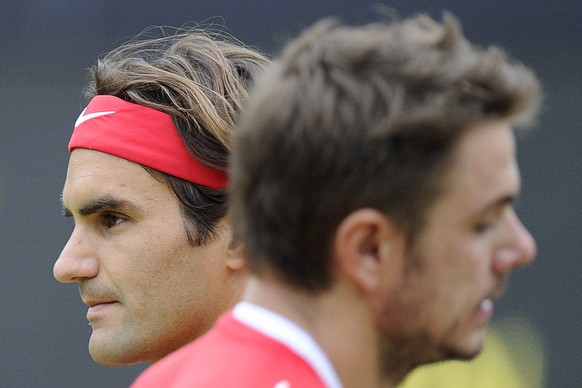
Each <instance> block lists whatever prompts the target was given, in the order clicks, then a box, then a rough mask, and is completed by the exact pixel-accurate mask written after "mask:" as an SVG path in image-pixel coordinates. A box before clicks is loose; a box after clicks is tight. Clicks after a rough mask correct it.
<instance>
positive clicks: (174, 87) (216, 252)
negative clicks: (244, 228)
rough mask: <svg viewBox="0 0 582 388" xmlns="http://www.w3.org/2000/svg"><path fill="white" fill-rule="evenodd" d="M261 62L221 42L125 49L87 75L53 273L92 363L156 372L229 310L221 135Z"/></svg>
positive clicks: (199, 35) (238, 281) (234, 274)
mask: <svg viewBox="0 0 582 388" xmlns="http://www.w3.org/2000/svg"><path fill="white" fill-rule="evenodd" d="M267 63H268V60H267V59H266V58H265V57H264V56H263V55H261V54H259V53H257V52H255V51H253V50H250V49H248V48H246V47H243V46H241V45H240V44H239V43H236V42H233V41H230V40H228V39H226V38H224V37H212V36H209V35H208V34H207V33H204V32H202V31H198V30H196V31H192V30H191V31H182V32H179V33H177V34H174V35H170V36H168V37H164V38H159V39H150V40H137V41H133V42H130V43H127V44H125V45H123V46H121V47H120V48H118V49H116V50H114V51H112V52H110V53H109V54H107V55H106V56H105V57H104V58H102V59H101V60H99V61H98V63H97V65H96V66H94V68H93V69H92V73H93V79H92V82H91V83H90V85H89V86H88V88H87V90H86V96H87V98H88V99H89V100H90V102H89V104H88V105H87V107H86V108H85V109H84V110H83V112H82V113H81V115H80V116H79V118H78V119H77V122H76V123H75V129H74V131H73V135H72V137H71V139H70V143H69V150H70V151H71V156H70V160H69V166H68V171H67V177H66V181H65V185H64V189H63V194H62V203H63V209H64V213H65V215H66V216H67V217H72V218H73V220H74V222H75V228H74V230H73V232H72V234H71V237H70V239H69V241H68V242H67V244H66V245H65V247H64V248H63V251H62V252H61V254H60V256H59V258H58V260H57V261H56V263H55V265H54V276H55V278H56V279H57V280H59V281H60V282H64V283H68V282H76V283H77V285H78V287H79V292H80V295H81V299H82V300H83V302H84V303H85V304H87V306H88V307H89V308H88V311H87V319H88V321H89V324H90V325H91V327H92V331H93V332H92V335H91V338H90V340H89V351H90V353H91V356H92V357H93V359H94V360H95V361H96V362H98V363H100V364H102V365H112V366H113V365H128V364H134V363H139V362H144V361H151V362H153V361H156V360H158V359H160V358H162V357H163V356H165V355H167V354H168V353H170V352H172V351H174V350H176V349H177V348H179V347H181V346H182V345H184V344H186V343H188V342H190V341H191V340H193V339H195V338H197V337H199V336H200V335H201V334H202V333H204V332H205V331H207V330H208V329H209V328H210V327H211V326H212V325H213V324H214V322H215V320H216V318H217V317H218V316H219V315H220V314H221V313H222V312H224V311H225V310H227V309H228V308H229V307H231V306H232V305H233V304H234V303H235V301H236V300H237V299H238V297H239V294H240V291H241V288H242V286H243V284H244V275H243V266H244V264H243V261H242V259H241V258H240V257H239V256H238V255H237V254H236V251H234V250H233V249H231V248H230V247H229V242H230V237H231V232H230V227H229V224H228V223H227V222H226V220H225V215H226V197H225V185H226V184H227V180H228V177H227V174H226V172H225V171H226V166H227V159H228V156H229V150H230V145H229V143H230V137H231V134H230V131H231V129H232V127H233V125H234V123H235V121H236V119H237V117H238V115H239V113H240V112H241V109H242V107H243V105H244V103H245V101H246V98H247V90H248V88H249V86H250V85H251V84H252V83H253V82H254V79H255V77H256V76H257V74H259V73H261V72H262V69H263V68H264V66H265V65H266V64H267Z"/></svg>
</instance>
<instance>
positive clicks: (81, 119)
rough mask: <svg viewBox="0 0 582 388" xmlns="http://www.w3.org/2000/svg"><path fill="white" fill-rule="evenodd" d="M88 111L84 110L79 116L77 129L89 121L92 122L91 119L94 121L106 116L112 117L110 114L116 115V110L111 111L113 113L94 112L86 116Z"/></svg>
mask: <svg viewBox="0 0 582 388" xmlns="http://www.w3.org/2000/svg"><path fill="white" fill-rule="evenodd" d="M86 109H87V108H85V109H83V111H82V112H81V114H80V115H79V118H78V119H77V121H75V128H77V127H78V126H79V125H81V124H83V123H84V122H85V121H87V120H91V119H94V118H95V117H99V116H106V115H110V114H113V113H115V111H114V110H111V111H106V112H93V113H89V114H87V115H86V114H85V110H86Z"/></svg>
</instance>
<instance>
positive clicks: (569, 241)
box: [0, 0, 582, 387]
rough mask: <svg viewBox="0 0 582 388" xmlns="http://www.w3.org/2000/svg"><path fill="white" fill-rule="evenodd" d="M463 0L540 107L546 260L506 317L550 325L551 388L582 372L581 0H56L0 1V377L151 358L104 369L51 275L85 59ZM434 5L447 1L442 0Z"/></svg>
mask: <svg viewBox="0 0 582 388" xmlns="http://www.w3.org/2000/svg"><path fill="white" fill-rule="evenodd" d="M378 3H382V4H386V5H389V6H390V7H392V8H393V9H394V10H395V11H397V12H398V13H399V14H400V15H402V16H408V15H411V14H413V13H417V12H420V11H424V12H427V13H429V14H431V15H432V16H434V17H440V15H441V11H442V10H443V9H448V10H450V11H452V12H453V13H454V14H455V15H456V16H457V17H458V18H459V19H460V20H461V21H462V23H463V28H464V31H465V33H466V35H467V36H468V37H469V39H471V40H472V41H476V42H479V43H482V44H490V43H493V44H498V45H501V46H502V47H504V48H505V49H507V50H508V51H509V52H510V53H511V54H512V55H513V56H515V57H517V58H519V59H520V60H522V61H523V62H525V63H526V64H527V65H529V66H531V67H533V68H534V69H535V71H536V72H537V74H538V75H539V77H540V78H541V80H542V82H543V84H544V86H545V92H546V100H545V104H544V111H543V114H542V116H541V119H540V121H539V123H538V125H537V126H536V128H535V129H534V131H533V132H530V133H529V134H528V135H527V136H526V137H525V138H524V139H522V141H521V143H520V145H519V147H520V148H519V149H518V150H519V155H518V156H519V160H520V163H521V170H522V177H523V191H522V198H521V199H520V202H519V204H518V213H519V214H520V215H521V217H522V219H523V221H524V223H525V224H526V225H527V226H528V227H529V228H530V230H531V232H532V234H533V235H534V236H535V237H536V239H537V242H538V252H539V253H538V257H537V261H536V262H535V263H534V264H533V265H532V266H531V267H529V268H527V269H525V270H521V271H519V272H518V273H517V274H516V275H515V276H513V278H512V282H511V284H510V287H509V293H508V294H507V295H506V296H505V298H504V299H503V301H501V302H500V303H498V305H497V306H496V319H502V318H503V317H508V316H519V317H521V318H523V319H526V320H527V321H529V322H530V323H531V324H532V325H533V326H534V327H535V328H537V330H539V332H540V333H541V335H542V339H543V344H544V346H545V349H546V368H547V369H546V371H545V376H546V377H545V379H546V386H547V387H579V386H580V384H581V383H580V382H581V381H582V362H581V360H582V352H581V349H582V325H581V323H582V319H581V316H582V287H581V284H582V260H581V258H580V252H582V243H581V240H582V235H581V231H582V221H581V220H582V211H581V210H582V206H581V204H582V201H581V191H582V185H581V182H582V173H581V171H582V163H581V159H582V158H581V152H580V148H581V146H582V131H580V128H579V126H580V125H581V124H580V123H582V115H581V113H580V112H581V111H582V3H581V2H580V1H578V0H577V1H575V0H562V1H559V0H558V1H551V2H550V1H545V0H537V1H533V0H530V1H517V0H515V1H512V0H490V1H470V0H457V1H452V0H451V1H439V2H435V1H430V0H427V1H412V0H408V1H406V0H402V1H388V0H385V1H383V2H380V1H376V2H374V1H363V0H360V1H356V0H319V1H309V0H290V1H276V0H272V1H268V0H263V1H259V0H252V1H243V0H238V1H236V0H231V1H229V0H213V1H185V0H184V1H159V0H157V1H153V0H148V1H137V0H126V1H117V0H108V1H106V0H102V1H87V0H68V1H66V0H54V1H50V2H48V1H46V2H44V1H31V0H21V1H8V0H1V1H0V114H1V116H0V117H1V120H0V259H1V265H0V387H124V386H128V385H129V384H130V382H131V381H132V380H133V378H134V377H135V376H136V375H137V374H138V373H139V372H140V371H141V370H142V369H143V368H144V367H145V366H146V365H138V366H133V367H124V368H104V367H100V366H98V365H96V364H95V363H94V362H93V361H92V360H91V358H90V356H89V354H88V351H87V340H88V337H89V333H90V328H89V327H88V326H87V321H86V319H85V314H86V306H84V305H83V304H82V303H81V301H80V298H79V295H78V292H77V289H76V286H75V285H62V284H59V283H57V282H56V281H55V280H54V279H53V277H52V266H53V263H54V261H55V259H56V258H57V256H58V254H59V252H60V249H61V248H62V246H63V245H64V243H65V242H66V240H67V239H68V235H69V233H70V231H71V230H72V222H71V220H68V219H64V218H63V217H62V216H61V209H60V203H59V196H60V192H61V189H62V185H63V182H64V178H65V172H66V168H67V160H68V153H67V149H66V146H67V143H68V139H69V135H70V133H71V130H72V126H73V122H74V121H75V119H76V118H77V116H78V114H79V112H80V111H81V109H82V107H84V105H85V103H86V102H85V100H84V98H83V97H82V94H81V90H82V88H83V87H84V85H85V83H86V81H87V79H88V72H87V68H88V67H89V66H91V65H92V64H93V63H94V62H95V61H96V59H97V58H98V57H100V56H102V55H103V54H104V53H105V52H107V51H108V50H110V49H112V48H114V47H116V46H118V45H119V44H120V43H122V42H123V41H125V40H126V39H127V38H130V37H131V36H133V35H135V34H137V33H139V32H141V31H142V30H144V29H145V28H147V27H149V26H154V25H168V26H182V25H194V24H196V23H201V24H205V25H208V24H214V25H218V26H224V28H223V29H224V30H225V31H227V32H230V33H231V34H232V35H234V36H236V37H237V38H239V39H240V40H242V41H243V42H245V43H247V44H249V45H251V46H255V47H257V48H259V49H260V50H262V51H264V52H266V53H268V54H271V55H276V54H277V53H278V52H279V50H280V48H281V46H282V44H283V43H284V42H285V41H286V40H287V39H289V38H290V37H293V36H295V35H296V34H297V33H298V32H299V31H301V30H302V29H303V28H305V27H307V26H309V25H311V24H312V23H313V22H314V21H316V20H317V19H319V18H321V17H324V16H331V15H337V16H340V17H341V19H342V20H343V21H345V22H347V23H350V24H361V23H365V22H368V21H373V20H376V19H377V18H378V13H377V12H376V8H375V6H376V4H378ZM437 3H438V4H437Z"/></svg>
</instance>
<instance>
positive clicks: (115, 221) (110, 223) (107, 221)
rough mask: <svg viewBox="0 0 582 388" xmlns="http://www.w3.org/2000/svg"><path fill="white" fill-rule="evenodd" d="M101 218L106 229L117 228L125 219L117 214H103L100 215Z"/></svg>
mask: <svg viewBox="0 0 582 388" xmlns="http://www.w3.org/2000/svg"><path fill="white" fill-rule="evenodd" d="M101 217H102V219H103V224H104V225H105V227H107V228H113V227H114V226H117V225H119V224H122V223H123V222H125V218H123V217H120V216H119V215H117V214H111V213H104V214H102V215H101Z"/></svg>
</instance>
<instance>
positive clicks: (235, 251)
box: [226, 244, 246, 271]
mask: <svg viewBox="0 0 582 388" xmlns="http://www.w3.org/2000/svg"><path fill="white" fill-rule="evenodd" d="M226 266H227V268H228V269H230V270H231V271H240V270H242V269H244V268H245V267H246V260H245V258H244V249H243V247H242V246H241V245H240V244H239V245H236V246H232V245H229V247H228V248H227V249H226Z"/></svg>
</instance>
